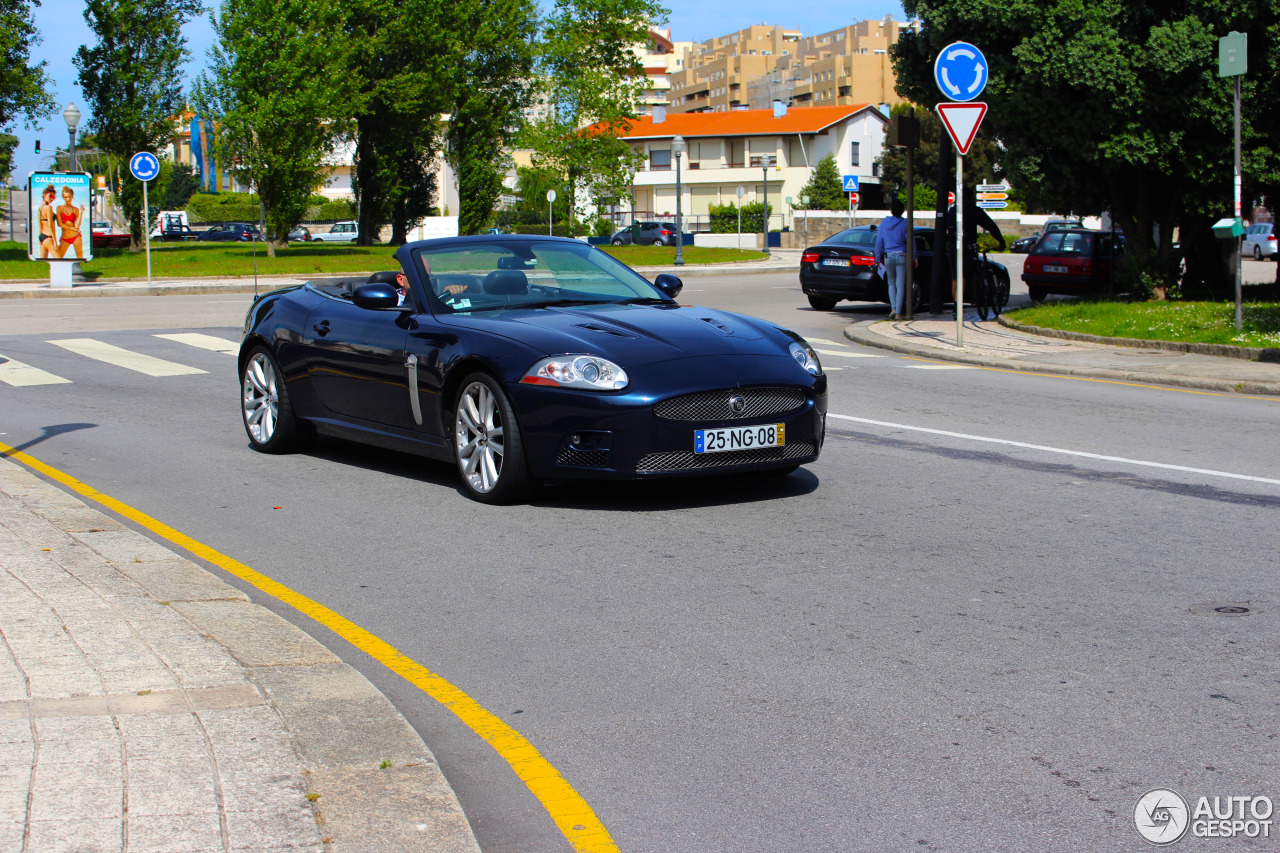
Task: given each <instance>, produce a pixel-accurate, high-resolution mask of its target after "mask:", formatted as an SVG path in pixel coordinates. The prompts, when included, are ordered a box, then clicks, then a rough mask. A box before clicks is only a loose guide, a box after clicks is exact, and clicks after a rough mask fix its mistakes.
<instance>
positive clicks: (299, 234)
mask: <svg viewBox="0 0 1280 853" xmlns="http://www.w3.org/2000/svg"><path fill="white" fill-rule="evenodd" d="M310 239H311V232H310V231H309V230H308V229H306V228H304V227H303V226H301V225H299V226H298V227H297V228H295V229H293V230H292V231H290V232H289V242H290V243H305V242H307V241H308V240H310Z"/></svg>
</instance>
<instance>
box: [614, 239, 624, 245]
mask: <svg viewBox="0 0 1280 853" xmlns="http://www.w3.org/2000/svg"><path fill="white" fill-rule="evenodd" d="M613 245H614V246H621V245H622V241H621V240H614V241H613Z"/></svg>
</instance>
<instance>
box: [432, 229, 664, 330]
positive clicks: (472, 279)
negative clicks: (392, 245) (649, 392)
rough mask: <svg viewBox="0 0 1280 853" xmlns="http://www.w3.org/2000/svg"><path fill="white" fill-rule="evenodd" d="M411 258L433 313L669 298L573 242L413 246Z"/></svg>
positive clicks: (622, 267) (612, 261)
mask: <svg viewBox="0 0 1280 853" xmlns="http://www.w3.org/2000/svg"><path fill="white" fill-rule="evenodd" d="M413 258H414V262H415V263H418V264H422V265H423V267H424V268H425V269H426V270H428V271H429V275H428V279H429V281H430V288H429V289H430V296H431V300H432V308H433V309H434V310H435V311H436V312H437V313H444V314H456V313H468V312H472V311H492V310H495V309H500V308H538V307H546V306H548V305H590V304H599V303H601V302H626V301H635V300H654V301H663V302H667V301H670V300H668V299H667V297H665V296H663V295H662V293H661V292H660V291H659V290H657V289H656V288H655V287H654V286H653V285H651V284H650V283H649V282H648V281H646V280H645V279H644V278H643V277H641V276H640V275H639V274H638V273H636V272H634V271H632V270H631V268H629V267H627V266H626V265H625V264H623V263H621V262H619V261H617V260H615V259H614V258H613V257H612V256H610V255H608V254H606V253H605V252H602V251H600V250H599V249H596V248H595V247H593V246H588V245H587V244H586V243H579V242H576V241H575V242H571V243H570V242H560V241H554V242H553V241H549V240H548V241H546V242H535V241H527V240H519V241H517V240H512V241H510V242H507V241H504V240H485V241H484V242H467V243H454V244H452V245H449V246H444V247H441V248H438V249H419V250H417V251H415V252H414V253H413Z"/></svg>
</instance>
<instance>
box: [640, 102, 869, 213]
mask: <svg viewBox="0 0 1280 853" xmlns="http://www.w3.org/2000/svg"><path fill="white" fill-rule="evenodd" d="M887 124H888V119H887V118H886V117H885V115H884V113H882V112H881V111H880V110H879V109H878V108H877V107H876V106H874V105H872V104H857V105H851V106H826V107H811V108H808V109H795V110H786V109H785V108H784V109H780V110H778V111H777V112H776V113H775V111H774V110H730V111H724V112H709V113H678V114H674V115H663V114H662V112H661V111H659V114H658V115H656V116H645V117H642V118H640V119H638V120H637V121H635V122H633V123H632V125H631V128H630V129H629V131H628V133H627V134H626V135H625V136H624V139H626V140H627V142H628V143H630V144H631V146H632V147H633V148H634V149H635V150H636V151H637V152H638V153H640V154H641V155H642V156H643V157H644V165H643V166H642V167H641V168H640V170H639V171H638V172H636V176H635V179H634V182H633V183H634V195H633V197H634V210H633V215H634V216H636V217H639V218H652V217H654V216H658V217H661V216H667V215H670V214H674V213H675V211H676V172H675V168H676V162H675V158H674V157H673V156H672V152H671V141H672V139H674V138H675V137H676V136H680V137H682V138H683V139H684V141H685V143H686V145H687V146H688V151H687V153H686V155H685V156H684V158H683V159H682V162H681V171H680V178H681V180H680V183H681V193H682V199H681V207H682V210H683V212H684V213H686V214H689V215H692V216H705V215H706V214H707V213H708V212H709V208H710V206H711V205H713V204H717V205H718V204H725V203H728V202H733V203H735V204H736V203H737V202H738V195H737V191H738V187H742V188H743V190H744V192H745V195H744V197H743V201H745V202H748V203H750V202H755V201H760V200H761V199H762V198H763V196H764V194H765V191H766V189H767V191H768V196H769V203H770V205H771V206H772V207H773V210H774V212H775V214H778V213H782V214H786V213H787V212H788V211H787V209H786V205H785V200H786V199H787V198H788V197H791V198H793V199H798V198H799V196H800V190H801V188H802V187H803V186H804V185H805V184H806V183H808V181H809V177H810V175H811V173H812V168H813V166H814V165H815V164H816V163H817V162H818V160H820V159H822V158H823V157H825V156H826V155H827V154H834V155H835V157H836V163H837V165H838V166H839V168H840V171H841V174H845V175H858V176H859V179H860V182H861V186H862V193H863V195H864V196H866V199H865V201H864V205H870V204H872V203H873V199H874V203H879V201H880V189H879V184H880V176H879V168H878V166H877V165H876V160H877V159H878V158H879V156H880V153H881V150H882V149H883V145H884V129H885V126H886V125H887Z"/></svg>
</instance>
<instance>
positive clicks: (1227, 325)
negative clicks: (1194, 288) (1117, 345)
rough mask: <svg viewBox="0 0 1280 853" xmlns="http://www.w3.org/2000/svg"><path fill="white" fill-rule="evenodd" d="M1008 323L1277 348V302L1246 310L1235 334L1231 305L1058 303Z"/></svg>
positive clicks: (1020, 313)
mask: <svg viewBox="0 0 1280 853" xmlns="http://www.w3.org/2000/svg"><path fill="white" fill-rule="evenodd" d="M1009 319H1010V320H1013V321H1015V322H1018V323H1023V324H1026V325H1028V326H1043V327H1044V328H1047V329H1062V330H1063V331H1068V332H1081V333H1083V334H1086V335H1100V336H1102V337H1110V338H1136V339H1138V340H1144V341H1178V342H1182V343H1200V344H1226V345H1229V346H1240V347H1280V303H1276V302H1253V303H1245V305H1244V329H1243V330H1242V331H1239V332H1237V331H1236V325H1235V323H1236V315H1235V305H1234V304H1233V303H1230V302H1192V301H1187V302H1183V301H1166V302H1103V301H1097V302H1091V301H1072V300H1061V301H1053V302H1046V303H1044V304H1043V305H1034V306H1032V307H1030V308H1019V309H1017V310H1016V311H1010V312H1009Z"/></svg>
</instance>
